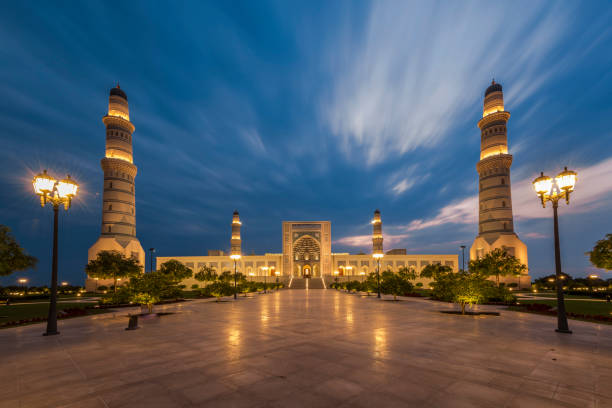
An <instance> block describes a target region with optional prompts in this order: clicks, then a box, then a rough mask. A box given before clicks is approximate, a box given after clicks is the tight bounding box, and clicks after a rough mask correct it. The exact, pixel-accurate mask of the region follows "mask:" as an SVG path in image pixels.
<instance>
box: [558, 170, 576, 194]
mask: <svg viewBox="0 0 612 408" xmlns="http://www.w3.org/2000/svg"><path fill="white" fill-rule="evenodd" d="M576 176H577V175H576V172H575V171H572V170H568V169H567V166H566V167H565V168H564V170H563V171H562V172H561V173H559V174H558V175H557V177H555V181H556V182H557V186H559V188H560V189H561V190H564V191H574V186H575V185H576V180H577V179H578V178H577V177H576Z"/></svg>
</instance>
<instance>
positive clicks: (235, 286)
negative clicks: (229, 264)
mask: <svg viewBox="0 0 612 408" xmlns="http://www.w3.org/2000/svg"><path fill="white" fill-rule="evenodd" d="M230 258H231V259H233V260H234V299H238V294H237V293H238V281H237V280H236V274H237V268H238V267H237V266H236V263H237V262H238V260H239V259H240V255H230Z"/></svg>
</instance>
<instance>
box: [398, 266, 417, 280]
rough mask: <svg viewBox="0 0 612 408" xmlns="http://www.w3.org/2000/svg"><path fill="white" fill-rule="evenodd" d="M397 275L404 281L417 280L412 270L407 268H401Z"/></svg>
mask: <svg viewBox="0 0 612 408" xmlns="http://www.w3.org/2000/svg"><path fill="white" fill-rule="evenodd" d="M397 274H398V275H399V276H401V277H402V279H405V280H408V281H411V280H415V279H416V278H417V274H416V271H415V270H414V268H409V267H407V266H403V267H401V268H400V269H399V271H398V272H397Z"/></svg>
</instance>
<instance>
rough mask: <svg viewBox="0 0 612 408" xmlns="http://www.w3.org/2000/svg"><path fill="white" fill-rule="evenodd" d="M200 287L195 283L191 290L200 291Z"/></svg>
mask: <svg viewBox="0 0 612 408" xmlns="http://www.w3.org/2000/svg"><path fill="white" fill-rule="evenodd" d="M199 288H200V285H198V284H197V283H194V284H193V285H191V289H199Z"/></svg>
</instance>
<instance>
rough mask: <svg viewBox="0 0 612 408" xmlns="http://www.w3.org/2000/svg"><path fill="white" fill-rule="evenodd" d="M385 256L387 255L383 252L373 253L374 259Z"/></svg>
mask: <svg viewBox="0 0 612 408" xmlns="http://www.w3.org/2000/svg"><path fill="white" fill-rule="evenodd" d="M383 256H385V255H383V254H382V253H376V254H373V255H372V257H373V258H374V259H380V258H382V257H383Z"/></svg>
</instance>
